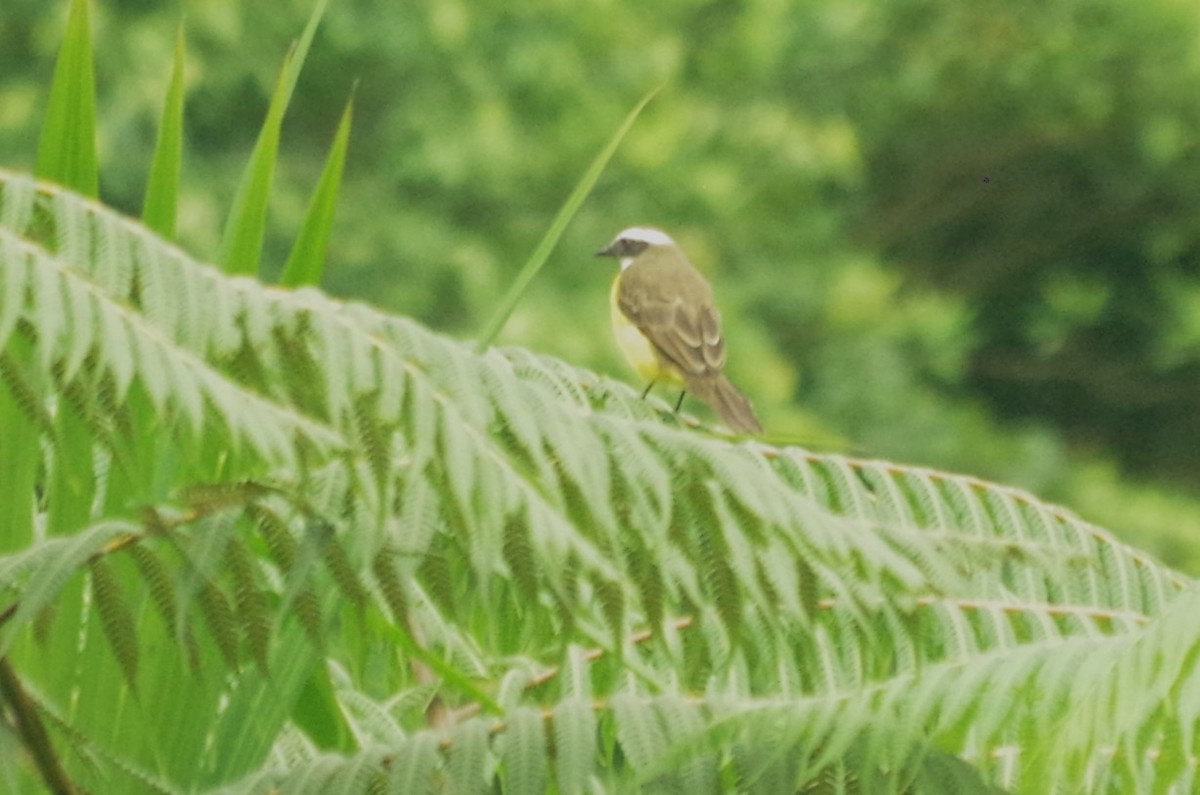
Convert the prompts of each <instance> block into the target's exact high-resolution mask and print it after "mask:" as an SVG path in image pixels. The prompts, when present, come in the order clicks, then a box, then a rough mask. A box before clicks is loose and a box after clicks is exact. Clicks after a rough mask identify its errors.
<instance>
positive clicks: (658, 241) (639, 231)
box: [617, 226, 675, 246]
mask: <svg viewBox="0 0 1200 795" xmlns="http://www.w3.org/2000/svg"><path fill="white" fill-rule="evenodd" d="M617 240H639V241H641V242H643V243H649V244H650V245H652V246H673V245H675V241H674V240H672V239H671V236H670V235H668V234H667V233H666V232H664V231H662V230H661V229H655V228H654V227H652V226H631V227H629V228H628V229H624V230H622V231H621V233H620V234H618V235H617Z"/></svg>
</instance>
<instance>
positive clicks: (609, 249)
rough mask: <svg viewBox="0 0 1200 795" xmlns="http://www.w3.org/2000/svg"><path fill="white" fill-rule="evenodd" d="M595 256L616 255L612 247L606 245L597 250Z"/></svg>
mask: <svg viewBox="0 0 1200 795" xmlns="http://www.w3.org/2000/svg"><path fill="white" fill-rule="evenodd" d="M596 256H597V257H613V256H616V252H615V251H613V247H612V246H611V245H608V246H605V247H604V248H602V249H600V250H599V251H597V252H596Z"/></svg>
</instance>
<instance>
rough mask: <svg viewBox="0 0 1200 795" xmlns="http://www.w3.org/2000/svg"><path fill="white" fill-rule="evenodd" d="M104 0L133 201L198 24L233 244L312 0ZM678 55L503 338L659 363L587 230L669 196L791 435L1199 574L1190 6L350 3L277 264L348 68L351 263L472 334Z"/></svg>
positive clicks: (192, 136) (345, 268) (902, 1)
mask: <svg viewBox="0 0 1200 795" xmlns="http://www.w3.org/2000/svg"><path fill="white" fill-rule="evenodd" d="M94 10H95V12H96V16H95V20H94V21H95V27H94V31H93V33H94V42H95V48H96V56H97V90H98V106H99V111H100V133H99V134H100V159H101V164H102V172H101V174H102V175H101V196H102V198H103V199H104V200H105V201H107V202H109V203H112V204H114V205H116V206H117V207H119V208H122V209H124V210H126V211H128V212H130V213H131V214H136V213H137V211H138V210H139V208H140V206H141V199H142V190H143V186H144V184H145V180H146V176H147V171H148V168H149V153H150V152H151V150H152V148H153V143H154V136H155V132H156V125H157V117H158V113H159V108H160V106H161V102H162V96H163V93H164V91H165V90H166V83H167V79H168V72H169V66H170V57H171V48H172V46H173V44H174V33H175V30H176V27H177V26H178V25H179V24H180V23H181V21H182V22H183V24H184V26H185V31H186V35H187V41H188V61H187V78H188V87H189V93H188V100H187V109H186V125H187V128H186V135H187V138H186V142H185V146H186V149H185V160H184V188H183V193H182V199H181V204H180V214H181V218H180V231H179V236H180V239H181V242H182V243H183V245H184V246H185V247H186V248H188V249H189V250H190V251H193V252H195V253H197V254H198V255H200V256H201V257H205V258H209V259H213V258H215V257H216V253H217V246H218V241H219V239H220V230H221V228H222V225H223V222H224V214H225V212H226V211H227V208H228V205H229V202H230V200H231V197H232V195H233V192H234V190H235V187H236V184H237V180H238V177H239V175H240V173H241V170H242V168H243V166H244V164H245V161H246V158H247V157H248V154H249V152H250V149H251V148H252V146H253V143H254V140H255V136H256V135H257V132H258V130H259V128H260V126H261V124H262V120H263V117H264V115H265V113H266V105H267V99H268V97H269V95H270V92H271V89H272V87H273V83H274V80H275V76H276V74H277V70H278V67H279V64H280V62H281V60H282V57H283V55H284V53H285V52H286V50H287V47H288V45H289V43H290V41H291V40H293V39H294V38H295V37H296V36H297V35H298V34H299V32H300V29H301V28H302V26H303V24H304V21H305V19H306V18H307V15H308V13H309V12H310V10H311V4H310V3H309V2H308V1H307V0H305V2H299V1H296V0H287V1H286V2H284V1H280V2H275V3H269V4H267V3H239V2H232V0H230V1H228V2H211V1H206V2H201V1H200V0H194V1H193V2H179V3H161V2H151V0H125V1H124V2H99V3H96V4H95V5H94ZM64 16H65V3H46V2H44V0H7V2H5V4H4V7H3V10H0V165H3V166H5V167H9V168H17V169H24V170H32V169H33V161H34V154H35V151H36V141H37V134H38V130H39V126H40V120H41V117H42V109H43V107H44V103H45V101H46V94H47V89H48V86H49V81H50V75H51V72H52V69H53V58H54V54H55V51H56V48H57V46H58V42H59V40H60V37H61V34H62V29H63V22H64ZM660 84H665V87H664V88H663V90H662V92H661V93H660V94H659V95H658V96H657V97H656V98H655V99H654V101H653V102H652V103H651V105H650V106H649V107H648V108H647V110H646V111H645V112H644V113H643V115H642V117H641V118H640V119H639V121H638V123H637V125H636V126H635V127H634V129H633V132H632V133H631V134H630V135H629V137H628V138H627V139H626V141H625V142H624V143H623V145H622V147H621V150H620V152H619V154H618V156H617V158H616V159H615V160H614V162H613V163H612V164H611V165H610V166H609V168H608V170H607V171H606V172H605V174H604V176H603V177H602V179H601V181H600V183H599V185H598V187H597V188H596V190H595V191H594V192H593V194H592V195H591V196H590V197H589V199H588V201H587V202H586V204H585V205H584V208H583V210H582V212H581V213H580V214H579V215H578V216H577V217H576V218H575V219H574V221H573V222H572V224H571V225H570V227H569V228H568V230H567V233H566V235H565V236H564V238H563V240H562V242H561V244H560V245H559V247H558V248H557V249H556V251H555V252H554V254H553V256H552V258H551V260H550V262H549V263H548V266H547V268H545V269H544V270H543V271H542V273H541V275H540V276H539V279H538V281H537V282H536V283H535V286H534V289H533V290H532V292H531V294H530V295H528V296H527V297H526V299H525V301H524V302H523V303H522V305H521V306H520V307H519V309H518V311H517V313H516V314H515V315H514V316H513V318H512V320H511V321H510V322H509V324H508V326H507V327H506V330H505V332H504V334H503V335H502V338H501V341H502V342H503V343H505V344H515V345H522V346H525V347H528V348H531V349H534V350H536V351H539V352H544V353H547V354H551V355H554V356H558V357H561V358H564V359H566V360H568V361H571V362H573V363H576V364H579V365H583V366H587V367H592V368H594V369H597V370H599V371H602V372H605V373H609V374H612V375H614V376H615V377H619V378H625V379H630V380H632V376H631V375H630V374H629V373H628V372H627V371H626V370H625V369H624V366H623V364H622V363H621V362H620V361H619V358H618V355H617V353H616V351H615V349H614V348H613V346H612V343H611V341H610V337H609V332H608V317H607V313H608V305H607V291H608V285H609V282H610V279H611V276H612V273H611V270H610V269H611V267H612V263H611V262H610V261H607V260H594V259H593V258H592V257H591V252H592V251H594V250H595V249H596V248H597V247H599V246H600V245H603V244H604V243H606V242H607V241H608V240H609V239H610V238H611V237H612V235H613V234H614V233H615V232H616V231H618V230H619V229H621V228H623V227H625V226H629V225H633V224H653V225H657V226H660V227H663V228H664V229H666V230H668V231H669V232H670V233H671V234H672V235H673V236H675V237H676V239H677V240H679V241H680V242H681V243H682V244H683V246H684V247H685V249H686V250H687V251H688V253H689V254H690V255H691V257H692V258H693V260H694V261H695V262H696V264H697V265H698V266H699V267H700V268H701V269H702V270H704V271H705V272H706V273H707V274H708V275H709V276H710V278H711V279H712V280H713V282H714V284H715V286H716V289H717V292H718V296H719V303H720V306H721V309H722V311H723V313H724V316H725V323H726V328H727V335H728V338H729V340H730V365H729V369H730V374H731V376H732V377H733V378H734V380H735V381H736V382H737V383H739V384H740V385H741V386H742V387H743V388H744V389H745V391H746V392H748V393H749V394H750V395H751V396H752V397H753V398H754V400H755V403H756V405H757V407H758V409H759V412H760V414H761V415H762V417H763V419H764V422H765V423H766V425H767V427H768V429H769V431H770V432H771V437H772V439H773V440H776V441H795V442H798V443H801V444H808V445H812V446H814V447H818V448H820V449H826V450H828V449H833V450H845V451H847V452H849V453H852V454H855V455H862V456H869V457H883V458H890V459H895V460H898V461H904V462H911V463H920V464H927V465H929V466H933V467H939V468H945V469H951V470H956V471H965V472H970V473H973V474H978V475H980V476H982V477H987V478H991V479H997V480H1000V481H1002V482H1006V483H1011V484H1013V485H1015V486H1019V487H1022V488H1028V489H1031V490H1033V491H1035V492H1037V493H1038V494H1040V495H1042V496H1045V497H1049V498H1051V499H1055V500H1058V501H1061V502H1063V503H1064V504H1066V505H1068V506H1069V507H1072V508H1073V509H1075V510H1077V511H1078V512H1080V513H1081V514H1082V515H1083V516H1085V517H1086V518H1088V519H1091V520H1094V521H1096V522H1098V523H1100V524H1102V525H1105V526H1107V527H1110V528H1111V529H1113V530H1115V531H1117V532H1118V533H1121V534H1122V535H1123V536H1125V537H1126V538H1129V539H1130V540H1131V541H1132V542H1133V543H1136V544H1138V545H1141V546H1144V547H1146V548H1148V549H1150V550H1151V551H1153V552H1154V553H1155V554H1157V555H1158V556H1160V557H1161V558H1163V559H1164V561H1165V562H1167V563H1168V564H1171V565H1174V566H1179V567H1182V568H1185V569H1187V570H1189V571H1192V572H1200V545H1198V543H1197V539H1200V511H1198V510H1197V508H1198V507H1200V506H1198V505H1197V501H1196V499H1195V497H1194V494H1195V488H1196V486H1197V485H1198V484H1200V405H1197V404H1198V403H1200V279H1198V275H1200V274H1198V266H1200V139H1198V131H1200V6H1197V5H1196V4H1195V3H1192V2H1178V1H1176V0H1144V1H1143V2H1137V3H1131V2H1129V0H1092V1H1091V2H1082V1H1081V2H1069V1H1064V2H1056V3H1045V2H1026V1H1025V0H1005V1H1004V2H999V1H996V2H992V1H990V0H983V1H982V2H970V3H964V2H961V0H888V1H887V2H883V1H882V0H879V1H877V2H845V1H842V0H821V1H819V2H811V1H804V0H802V1H801V2H782V1H780V0H759V1H758V2H710V3H686V2H658V3H654V4H645V3H635V2H616V1H615V0H614V1H604V0H582V1H579V2H550V1H549V0H547V1H545V2H520V1H518V2H510V1H508V0H506V1H505V2H498V1H497V0H491V1H490V2H489V1H483V0H481V1H479V2H470V3H468V2H459V1H458V0H422V1H419V2H383V0H332V2H331V4H330V8H329V10H328V13H327V14H326V17H325V19H324V21H323V23H322V26H321V29H320V31H319V32H318V34H317V38H316V40H315V42H314V45H313V49H312V52H311V53H310V56H309V60H308V62H307V64H306V66H305V70H304V73H303V74H302V76H301V79H300V83H299V85H298V87H297V92H296V95H295V98H294V100H293V103H292V107H291V110H290V111H289V115H288V117H287V119H286V121H285V127H284V138H283V150H282V156H281V161H280V171H279V173H278V174H277V180H276V189H275V194H274V199H275V204H274V206H273V214H272V219H271V224H272V226H271V230H270V233H269V236H268V240H267V249H266V259H267V266H266V269H267V272H268V273H277V272H278V270H279V269H280V268H281V267H282V264H283V261H284V259H285V258H286V256H287V252H288V250H289V246H290V243H291V240H292V237H293V236H294V234H295V231H296V228H297V226H298V224H299V222H300V218H301V216H302V214H303V212H304V207H305V202H306V200H307V196H308V192H309V191H310V190H311V187H312V185H313V183H314V182H315V180H316V179H317V176H318V174H319V172H320V168H321V165H322V160H323V158H324V154H325V152H326V150H327V148H328V146H329V142H330V139H331V138H332V136H333V132H334V129H335V127H336V124H337V120H338V117H339V115H340V113H341V110H342V106H343V104H344V102H345V100H346V99H347V98H348V97H349V95H350V93H351V91H352V90H353V91H354V92H355V98H356V99H355V129H354V132H353V136H352V139H351V146H350V155H349V161H348V164H347V171H346V176H345V182H344V186H343V191H342V197H341V203H340V209H339V216H338V224H337V226H336V228H335V231H334V237H333V240H332V248H331V252H330V265H329V269H328V271H327V274H326V278H325V287H326V288H327V289H328V290H330V291H331V292H332V293H334V294H336V295H340V296H345V297H348V298H356V299H365V300H368V301H370V302H372V303H374V304H377V305H380V306H383V307H385V308H389V309H392V310H395V311H398V312H402V313H405V314H409V315H412V316H415V317H417V318H418V319H420V320H421V321H423V322H425V323H427V324H428V325H430V326H431V327H433V328H435V329H439V330H443V331H445V332H447V333H450V334H453V335H456V336H460V337H471V336H473V335H475V334H477V333H478V332H479V331H480V330H481V329H482V327H483V324H484V322H485V320H486V319H487V317H488V316H489V314H490V312H491V311H492V310H493V308H494V307H495V305H496V304H497V302H498V299H499V296H500V294H501V293H502V292H503V290H504V289H505V288H506V287H507V285H508V284H509V282H510V281H511V279H512V278H513V277H514V275H515V274H516V272H517V270H518V269H519V267H520V265H521V263H522V262H523V261H524V259H525V258H526V257H527V256H528V254H529V253H530V251H531V250H532V249H533V247H534V246H535V245H536V243H537V241H538V239H539V238H540V237H541V235H542V234H543V233H544V231H545V230H546V228H547V227H548V226H549V224H550V221H551V219H552V218H553V216H554V214H555V213H556V212H557V211H558V208H559V207H560V206H561V204H562V202H563V200H564V199H565V197H566V196H567V194H568V193H569V192H570V190H571V188H572V186H573V185H574V184H575V182H576V180H577V179H578V178H579V176H580V174H581V173H582V172H583V170H584V169H585V168H586V166H587V164H588V163H589V162H590V160H591V159H592V158H593V157H594V156H595V154H596V153H597V152H598V151H599V149H600V148H601V147H602V146H603V144H604V142H605V141H606V140H607V139H608V138H609V136H610V135H611V134H612V132H613V130H615V128H616V127H617V125H618V124H619V123H620V121H621V119H622V118H623V116H624V115H625V113H627V112H628V110H629V108H631V107H632V106H633V104H634V103H635V102H636V101H637V100H638V99H639V98H640V97H641V96H643V95H644V94H645V93H646V92H647V91H649V90H651V89H652V88H654V87H656V86H658V85H660ZM667 397H669V396H667ZM687 408H688V409H689V410H692V411H696V412H697V413H700V414H704V413H705V412H706V409H704V407H702V406H700V405H698V404H694V403H688V404H687Z"/></svg>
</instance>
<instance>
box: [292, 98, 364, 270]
mask: <svg viewBox="0 0 1200 795" xmlns="http://www.w3.org/2000/svg"><path fill="white" fill-rule="evenodd" d="M353 111H354V98H353V97H351V98H350V101H349V102H347V103H346V109H345V110H344V111H343V112H342V120H341V122H339V123H338V129H337V134H336V135H335V136H334V137H333V145H332V146H331V147H330V148H329V156H328V157H327V158H326V159H325V169H324V170H323V171H322V172H321V179H320V180H319V181H318V182H317V187H316V190H314V191H313V195H312V199H311V200H310V201H309V203H308V211H307V212H306V213H305V214H304V223H303V224H301V225H300V234H298V235H297V236H296V243H295V245H293V246H292V253H291V254H290V255H289V256H288V261H287V265H285V266H284V268H283V278H282V279H280V283H281V284H284V285H287V286H288V287H299V286H301V285H305V284H311V285H316V284H318V283H319V282H320V281H321V272H322V271H323V270H324V268H325V254H326V252H327V251H328V249H329V231H330V229H332V228H333V216H334V211H335V210H336V209H337V198H338V189H339V188H340V187H341V184H342V170H343V167H344V166H345V164H346V148H347V144H348V143H349V141H350V126H351V121H352V118H353V115H354V112H353Z"/></svg>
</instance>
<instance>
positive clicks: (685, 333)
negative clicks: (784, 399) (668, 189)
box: [596, 226, 762, 433]
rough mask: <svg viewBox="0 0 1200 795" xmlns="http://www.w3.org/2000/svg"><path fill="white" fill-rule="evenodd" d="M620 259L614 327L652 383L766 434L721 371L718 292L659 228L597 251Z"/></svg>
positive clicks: (634, 231) (735, 426) (634, 232)
mask: <svg viewBox="0 0 1200 795" xmlns="http://www.w3.org/2000/svg"><path fill="white" fill-rule="evenodd" d="M596 256H598V257H618V258H620V260H621V270H620V272H619V273H618V274H617V278H616V280H615V281H614V282H613V287H612V321H613V331H614V332H615V333H616V336H617V344H618V345H620V346H621V350H622V352H623V353H624V354H625V358H626V359H628V360H629V363H630V364H631V365H633V369H634V370H636V371H637V372H638V374H639V375H641V376H642V378H644V379H646V381H647V382H648V384H647V386H646V392H643V393H642V394H643V396H645V395H646V394H647V393H648V392H649V391H650V389H651V387H653V386H654V384H655V383H657V382H658V381H667V382H669V383H673V384H675V385H677V386H681V387H683V392H682V393H681V394H680V395H679V402H678V403H676V404H675V409H676V411H678V410H679V406H680V405H681V404H682V403H683V396H684V395H685V394H687V393H688V392H691V393H692V394H693V395H695V396H696V397H698V398H700V399H701V400H703V401H704V402H705V403H707V404H709V405H710V406H712V407H713V409H714V410H715V411H716V412H717V414H719V415H720V416H721V419H722V420H724V421H725V424H726V425H728V426H729V428H730V429H731V430H733V431H737V432H739V433H762V425H761V424H760V423H759V421H758V417H756V416H755V415H754V408H753V407H752V406H751V405H750V401H749V400H747V399H746V396H745V395H743V394H742V393H741V392H739V391H738V389H737V387H735V386H734V385H733V384H732V383H730V381H729V379H728V378H726V377H725V375H724V374H723V373H722V372H721V371H722V370H723V369H724V367H725V338H724V337H722V336H721V313H720V312H718V311H717V308H716V307H715V306H713V294H712V287H711V286H710V285H709V283H708V281H707V280H705V278H704V277H703V276H701V275H700V271H698V270H696V268H695V266H694V265H692V263H691V262H689V261H688V258H687V257H686V256H685V255H684V253H683V251H682V250H681V249H680V248H679V246H678V245H676V243H675V241H674V240H672V239H671V238H670V236H669V235H667V233H666V232H663V231H662V230H660V229H654V228H652V227H645V226H634V227H630V228H629V229H626V230H624V231H623V232H621V233H619V234H618V235H617V236H616V237H615V238H613V241H612V242H611V243H609V244H608V245H607V246H605V247H604V248H602V249H600V250H599V251H597V252H596Z"/></svg>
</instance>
